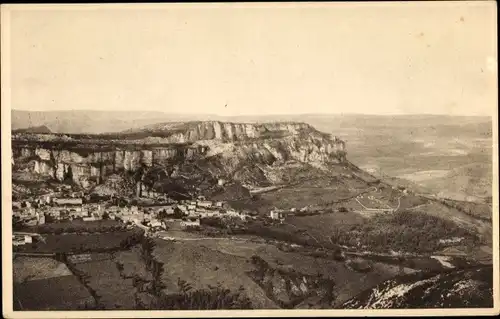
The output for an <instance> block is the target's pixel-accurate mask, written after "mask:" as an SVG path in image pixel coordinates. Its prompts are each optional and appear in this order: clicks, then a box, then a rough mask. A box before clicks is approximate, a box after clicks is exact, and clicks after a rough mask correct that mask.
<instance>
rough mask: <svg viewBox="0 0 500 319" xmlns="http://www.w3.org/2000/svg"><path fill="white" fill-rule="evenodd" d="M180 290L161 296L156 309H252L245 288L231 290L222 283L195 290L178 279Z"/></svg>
mask: <svg viewBox="0 0 500 319" xmlns="http://www.w3.org/2000/svg"><path fill="white" fill-rule="evenodd" d="M177 285H178V287H179V289H180V292H179V293H176V294H169V295H166V296H162V297H160V298H159V300H158V301H157V303H156V305H155V309H159V310H163V309H168V310H217V309H252V308H253V307H252V302H251V301H250V299H249V298H248V297H247V296H245V294H244V290H245V289H244V288H243V287H240V289H239V290H238V291H231V290H229V289H226V288H223V287H222V286H221V285H220V284H219V285H217V286H216V287H209V288H208V289H199V290H193V289H192V286H191V285H190V284H189V283H187V282H186V281H184V280H181V279H178V283H177Z"/></svg>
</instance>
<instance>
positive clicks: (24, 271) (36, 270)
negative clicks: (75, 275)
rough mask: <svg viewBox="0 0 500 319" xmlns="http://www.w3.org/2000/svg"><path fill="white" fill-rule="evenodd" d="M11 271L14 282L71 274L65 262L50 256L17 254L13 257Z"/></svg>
mask: <svg viewBox="0 0 500 319" xmlns="http://www.w3.org/2000/svg"><path fill="white" fill-rule="evenodd" d="M13 271H14V282H15V283H21V282H25V281H30V280H40V279H48V278H54V277H61V276H70V275H72V273H71V271H70V270H69V269H68V267H67V266H66V265H65V264H63V263H61V262H58V261H56V260H55V259H52V258H32V257H22V256H17V257H15V258H14V262H13Z"/></svg>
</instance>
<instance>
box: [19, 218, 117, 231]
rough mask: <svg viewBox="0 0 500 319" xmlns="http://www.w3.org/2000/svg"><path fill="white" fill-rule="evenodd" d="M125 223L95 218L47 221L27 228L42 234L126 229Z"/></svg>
mask: <svg viewBox="0 0 500 319" xmlns="http://www.w3.org/2000/svg"><path fill="white" fill-rule="evenodd" d="M124 228H125V225H124V224H123V223H120V222H118V221H115V220H95V221H82V220H73V221H65V222H56V223H47V224H43V225H38V226H33V227H29V228H26V231H28V232H34V233H40V234H52V233H57V232H59V233H61V232H64V233H83V232H85V233H95V232H108V231H115V230H120V229H124Z"/></svg>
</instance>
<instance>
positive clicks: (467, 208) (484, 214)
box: [439, 199, 493, 222]
mask: <svg viewBox="0 0 500 319" xmlns="http://www.w3.org/2000/svg"><path fill="white" fill-rule="evenodd" d="M439 202H440V203H441V204H443V205H445V206H446V207H449V208H454V209H456V210H459V211H461V212H463V213H465V214H467V215H469V216H472V217H474V218H477V219H480V220H483V221H487V222H491V218H492V215H493V214H492V211H491V208H490V207H489V206H488V205H487V204H478V203H474V202H461V201H455V200H448V199H441V200H439Z"/></svg>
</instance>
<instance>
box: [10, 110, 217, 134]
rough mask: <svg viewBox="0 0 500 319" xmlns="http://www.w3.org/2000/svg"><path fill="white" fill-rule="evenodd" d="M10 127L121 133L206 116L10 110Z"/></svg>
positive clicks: (58, 131)
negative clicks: (39, 127) (40, 127)
mask: <svg viewBox="0 0 500 319" xmlns="http://www.w3.org/2000/svg"><path fill="white" fill-rule="evenodd" d="M11 114H12V116H11V119H12V129H13V130H17V129H25V128H29V127H36V126H42V125H44V126H46V127H47V128H49V129H50V130H51V131H52V133H73V134H80V133H89V134H98V133H107V132H120V131H124V130H128V129H132V128H139V127H143V126H145V125H150V124H155V123H158V122H169V121H187V120H192V119H193V118H194V119H206V118H207V117H210V116H209V115H203V114H202V115H196V116H191V115H184V114H168V113H163V112H149V111H145V112H141V111H135V112H125V111H94V110H89V111H87V110H78V111H51V112H33V111H19V110H12V113H11Z"/></svg>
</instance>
